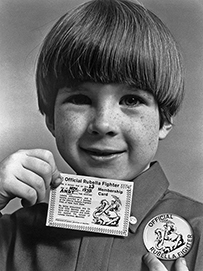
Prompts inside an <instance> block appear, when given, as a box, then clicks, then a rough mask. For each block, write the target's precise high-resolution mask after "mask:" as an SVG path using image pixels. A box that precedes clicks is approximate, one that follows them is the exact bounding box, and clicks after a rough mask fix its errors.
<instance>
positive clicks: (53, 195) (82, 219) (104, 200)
mask: <svg viewBox="0 0 203 271" xmlns="http://www.w3.org/2000/svg"><path fill="white" fill-rule="evenodd" d="M61 176H62V180H63V181H62V183H61V185H60V186H59V187H57V188H56V189H54V190H51V191H50V198H49V207H48V214H47V221H46V225H47V226H51V227H59V228H67V229H74V230H80V231H90V232H97V233H103V234H112V235H120V236H127V235H128V227H129V218H130V210H131V202H132V194H133V182H126V181H119V180H110V179H101V178H96V177H87V176H79V175H72V174H61Z"/></svg>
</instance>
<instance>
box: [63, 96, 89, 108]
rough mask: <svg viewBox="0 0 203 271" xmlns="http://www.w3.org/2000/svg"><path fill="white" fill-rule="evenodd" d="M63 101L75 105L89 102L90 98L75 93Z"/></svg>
mask: <svg viewBox="0 0 203 271" xmlns="http://www.w3.org/2000/svg"><path fill="white" fill-rule="evenodd" d="M65 103H72V104H77V105H83V104H91V100H90V98H89V97H88V96H86V95H83V94H76V95H72V96H70V97H68V98H67V99H66V100H65Z"/></svg>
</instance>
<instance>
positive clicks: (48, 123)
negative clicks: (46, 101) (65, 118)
mask: <svg viewBox="0 0 203 271" xmlns="http://www.w3.org/2000/svg"><path fill="white" fill-rule="evenodd" d="M45 121H46V126H47V128H48V129H49V131H50V132H51V133H52V135H53V136H54V137H55V125H54V118H51V117H48V116H46V119H45Z"/></svg>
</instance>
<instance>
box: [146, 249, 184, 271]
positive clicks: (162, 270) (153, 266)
mask: <svg viewBox="0 0 203 271" xmlns="http://www.w3.org/2000/svg"><path fill="white" fill-rule="evenodd" d="M143 260H144V262H145V264H146V266H147V267H148V268H149V270H150V271H167V269H166V267H165V266H164V265H163V264H162V263H161V261H160V260H158V259H157V258H156V256H154V254H152V253H147V254H146V255H144V257H143ZM178 271H179V270H178ZM181 271H182V270H181ZM183 271H185V270H183Z"/></svg>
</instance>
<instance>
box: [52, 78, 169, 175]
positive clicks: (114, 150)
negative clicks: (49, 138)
mask: <svg viewBox="0 0 203 271" xmlns="http://www.w3.org/2000/svg"><path fill="white" fill-rule="evenodd" d="M54 123H55V125H53V124H52V123H49V121H47V124H48V128H49V129H50V130H51V132H52V133H53V135H54V136H55V138H56V142H57V146H58V149H59V152H60V153H61V155H62V156H63V158H64V159H65V160H66V162H67V163H68V164H69V165H70V166H71V167H72V168H73V169H74V170H75V171H76V173H77V174H80V175H89V176H96V177H103V178H111V179H122V180H132V179H133V178H135V177H136V176H137V175H139V174H140V173H141V172H142V171H143V170H145V169H146V168H147V167H148V166H149V163H150V162H151V161H152V159H153V157H154V155H155V153H156V151H157V147H158V142H159V139H163V138H164V137H165V136H166V135H167V133H168V131H169V129H168V127H167V128H166V126H165V125H164V126H163V127H162V128H161V129H160V119H159V110H158V106H157V104H156V102H155V100H154V97H153V96H152V95H151V94H149V93H147V92H146V91H142V90H138V89H135V88H130V87H128V86H126V85H122V84H108V85H103V84H98V83H89V82H87V83H82V84H81V85H79V86H77V87H74V88H63V89H60V90H59V92H58V95H57V98H56V103H55V119H54Z"/></svg>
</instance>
